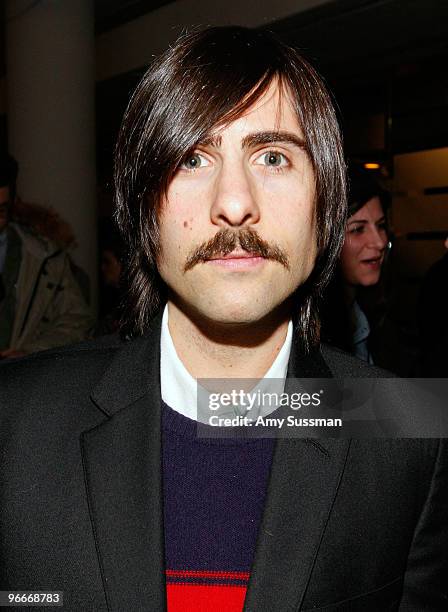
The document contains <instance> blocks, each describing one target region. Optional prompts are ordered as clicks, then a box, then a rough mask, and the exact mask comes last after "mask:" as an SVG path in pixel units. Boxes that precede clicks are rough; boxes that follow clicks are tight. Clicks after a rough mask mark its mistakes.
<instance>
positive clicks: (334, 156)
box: [115, 27, 346, 349]
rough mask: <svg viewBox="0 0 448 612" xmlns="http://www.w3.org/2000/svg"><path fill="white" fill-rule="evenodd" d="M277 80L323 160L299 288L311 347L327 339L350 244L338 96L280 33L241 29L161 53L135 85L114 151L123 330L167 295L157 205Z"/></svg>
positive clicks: (303, 328)
mask: <svg viewBox="0 0 448 612" xmlns="http://www.w3.org/2000/svg"><path fill="white" fill-rule="evenodd" d="M273 80H276V81H277V82H278V84H279V87H280V92H283V94H284V93H288V94H290V96H291V98H292V101H293V104H294V107H295V111H296V113H297V117H298V120H299V123H300V125H301V127H302V130H303V133H304V138H305V142H306V149H307V153H308V155H309V157H310V159H311V162H312V164H313V168H314V174H315V182H316V221H317V236H316V238H317V246H318V257H317V261H316V266H315V269H314V271H313V273H312V274H311V276H310V278H309V279H308V280H307V281H306V283H305V284H304V285H303V286H302V287H300V288H299V290H298V292H297V293H298V295H297V312H296V313H295V320H296V321H297V323H298V325H299V330H300V337H301V340H302V343H303V346H304V348H305V349H308V348H310V347H311V346H312V345H314V344H315V343H316V342H317V341H318V339H319V322H318V317H317V308H316V305H315V300H316V298H317V297H318V295H319V294H320V292H321V291H322V288H323V287H324V286H325V284H326V282H327V281H328V278H329V276H330V274H331V270H332V268H333V265H334V263H335V261H336V259H337V256H338V254H339V250H340V246H341V244H342V238H343V231H344V225H345V218H346V196H345V163H344V159H343V154H342V147H341V139H340V132H339V127H338V124H337V120H336V117H335V113H334V109H333V106H332V102H331V99H330V96H329V94H328V92H327V90H326V88H325V86H324V85H323V83H322V80H321V79H320V77H319V76H318V75H317V73H316V72H315V70H314V69H313V68H312V67H311V66H310V65H309V64H308V63H307V62H306V61H305V60H304V59H303V58H302V57H301V56H300V55H299V54H298V52H297V51H295V50H294V49H292V48H291V47H288V46H286V45H285V44H283V43H281V42H279V41H278V40H276V39H275V38H274V37H273V36H272V35H271V34H269V33H267V32H265V31H260V30H251V29H247V28H242V27H222V28H209V29H205V30H202V31H199V32H193V33H189V34H186V35H184V36H182V37H181V38H179V40H178V41H177V42H176V43H175V44H174V46H172V47H170V48H169V49H168V50H167V51H166V52H165V53H164V54H163V55H162V56H161V57H159V58H157V59H156V60H155V61H154V62H153V63H152V65H151V67H150V68H149V70H148V71H147V73H146V74H145V76H144V77H143V79H142V81H141V82H140V84H139V85H138V86H137V89H136V91H135V92H134V94H133V96H132V98H131V101H130V103H129V106H128V108H127V111H126V113H125V116H124V119H123V124H122V127H121V131H120V134H119V138H118V143H117V147H116V156H115V186H116V220H117V223H118V226H119V227H120V229H121V232H122V234H123V237H124V240H125V242H126V244H127V260H126V262H125V265H126V272H125V274H124V278H125V279H127V282H128V290H127V299H128V308H127V316H126V320H123V322H122V323H123V324H122V332H123V333H125V334H128V335H138V334H142V333H143V332H144V331H145V329H146V327H147V325H148V323H149V321H150V319H151V318H152V316H153V315H154V313H155V311H156V310H157V309H158V308H159V307H160V305H161V303H162V302H163V300H164V299H165V287H164V284H163V282H162V280H161V278H160V276H159V274H158V271H157V259H158V254H159V231H158V212H159V208H160V204H161V201H162V199H163V196H164V195H166V192H167V188H168V185H169V183H170V181H171V179H172V177H173V176H174V174H175V172H176V169H177V168H178V166H179V164H180V163H181V162H182V160H183V159H184V158H185V156H186V155H187V154H188V153H189V152H190V151H191V150H192V149H194V147H195V146H196V145H197V143H198V142H200V141H203V140H204V138H205V137H206V136H208V135H210V134H211V133H212V131H213V130H214V129H216V128H217V127H221V126H224V125H227V124H228V123H230V122H231V121H233V120H235V119H237V118H238V117H240V116H241V115H242V114H243V113H244V112H245V111H246V110H247V109H248V108H249V107H250V106H251V105H252V104H253V103H254V102H255V101H256V100H258V99H259V98H260V96H261V95H262V94H263V93H264V92H265V91H266V90H267V89H268V87H269V85H270V84H271V83H272V81H273Z"/></svg>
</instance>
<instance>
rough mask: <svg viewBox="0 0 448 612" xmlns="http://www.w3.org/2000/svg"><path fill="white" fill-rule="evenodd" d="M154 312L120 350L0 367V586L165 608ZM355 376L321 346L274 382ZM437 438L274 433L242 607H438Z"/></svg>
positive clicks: (72, 601) (441, 595)
mask: <svg viewBox="0 0 448 612" xmlns="http://www.w3.org/2000/svg"><path fill="white" fill-rule="evenodd" d="M159 343H160V320H158V321H157V322H155V323H154V325H153V329H152V330H151V331H150V332H149V333H148V335H147V336H145V337H143V338H140V339H137V340H134V341H131V342H128V343H125V344H123V345H121V346H119V345H118V343H117V344H115V343H113V342H112V343H111V344H110V346H108V345H107V343H104V342H103V341H99V342H93V343H90V344H88V343H85V344H84V345H80V346H78V347H74V348H72V349H70V350H64V349H62V350H60V351H56V350H55V351H48V352H46V353H41V354H38V355H35V356H31V357H29V358H27V359H25V360H22V361H21V362H10V363H9V364H4V365H3V366H2V367H1V368H0V411H1V412H0V414H1V419H0V437H1V441H0V444H1V463H0V486H1V500H0V547H1V548H0V564H1V568H0V590H7V589H14V590H40V591H42V590H62V591H64V604H65V605H64V608H63V609H64V610H66V611H74V612H75V611H76V612H87V611H90V610H91V611H98V610H113V611H115V612H126V611H130V612H137V611H143V610H145V611H159V610H164V609H165V606H166V601H165V581H164V537H163V512H162V510H163V508H162V479H161V443H160V440H161V434H160V404H161V401H160V382H159V378H160V376H159V361H160V360H159ZM331 374H334V375H336V376H348V375H352V376H368V375H372V374H375V371H374V370H372V369H370V368H368V367H366V366H364V365H363V364H362V363H361V362H359V361H357V360H355V359H353V358H351V357H349V356H346V355H344V354H343V353H340V352H335V351H332V350H329V349H324V351H323V356H322V353H320V352H316V353H314V354H313V355H312V356H311V357H310V358H308V359H303V358H301V357H300V356H299V354H298V353H297V351H296V349H295V348H294V347H293V352H292V355H291V360H290V366H289V373H288V375H289V376H320V377H322V376H328V375H331ZM447 483H448V475H447V450H446V444H445V443H444V442H443V441H439V440H431V439H429V440H406V439H403V440H373V441H368V440H364V441H363V440H352V441H349V440H332V439H328V440H319V441H316V440H280V441H278V442H277V445H276V449H275V453H274V459H273V465H272V470H271V476H270V481H269V485H268V493H267V499H266V505H265V510H264V515H263V518H262V524H261V527H260V532H259V536H258V542H257V548H256V555H255V560H254V564H253V568H252V573H251V579H250V584H249V589H248V593H247V597H246V603H245V610H246V611H247V612H248V611H251V612H252V611H254V612H255V611H256V612H274V611H275V612H293V611H296V610H325V611H326V612H333V611H335V610H344V611H345V610H347V611H360V612H361V611H362V612H366V611H370V610H371V611H375V612H378V611H380V610H381V611H383V610H400V611H404V610H406V611H408V610H415V611H416V612H417V611H418V612H421V611H424V610H431V611H436V610H437V611H439V610H440V611H442V610H444V611H445V610H447V609H448V599H447V582H448V580H447V579H448V574H447V558H448V530H447V522H448V491H447Z"/></svg>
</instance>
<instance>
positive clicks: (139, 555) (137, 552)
mask: <svg viewBox="0 0 448 612" xmlns="http://www.w3.org/2000/svg"><path fill="white" fill-rule="evenodd" d="M159 347H160V322H159V319H157V320H155V321H154V324H153V330H152V332H151V333H150V334H149V336H147V337H145V338H142V339H139V340H136V341H133V342H130V343H128V344H126V345H124V347H123V348H122V349H121V350H119V351H118V353H117V355H116V357H115V359H114V361H113V362H112V365H111V367H110V368H109V370H108V371H107V372H106V374H105V375H104V377H103V379H102V380H101V382H100V384H99V385H98V387H97V388H96V390H95V392H94V394H93V396H92V399H93V401H94V402H95V403H96V404H97V406H98V407H99V408H100V409H101V410H102V411H103V412H104V413H105V414H106V416H107V417H109V418H108V419H107V420H105V422H103V423H102V424H101V425H99V426H97V427H95V428H94V429H92V430H90V431H88V432H85V433H84V434H83V436H82V440H81V444H82V453H83V461H84V471H85V482H86V488H87V495H88V501H89V511H90V514H91V520H92V523H93V527H94V534H95V539H96V546H97V552H98V556H99V559H100V566H101V572H102V578H103V583H104V589H105V592H106V598H107V602H108V608H109V609H110V610H113V611H117V612H121V611H122V610H131V609H132V610H143V609H147V610H149V609H153V610H163V609H165V606H166V603H165V577H164V565H165V562H164V536H163V506H162V474H161V433H160V402H161V400H160V382H159V380H160V375H159V363H160V357H159V350H160V349H159Z"/></svg>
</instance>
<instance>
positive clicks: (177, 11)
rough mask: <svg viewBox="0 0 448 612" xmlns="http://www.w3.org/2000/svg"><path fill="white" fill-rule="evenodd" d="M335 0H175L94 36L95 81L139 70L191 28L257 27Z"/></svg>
mask: <svg viewBox="0 0 448 612" xmlns="http://www.w3.org/2000/svg"><path fill="white" fill-rule="evenodd" d="M334 1H336V0H276V1H275V2H273V1H272V0H255V1H247V0H246V1H244V0H243V1H242V0H214V1H210V0H178V1H177V2H172V3H171V4H167V5H165V6H163V7H161V8H160V9H158V10H156V11H152V12H151V13H148V14H146V15H143V16H142V17H139V18H138V19H135V20H133V21H130V22H128V23H125V24H124V25H122V26H119V27H118V28H115V29H113V30H110V31H108V32H105V33H103V34H100V35H99V36H97V39H96V69H97V80H99V81H102V80H104V79H108V78H111V77H113V76H115V75H118V74H121V73H125V72H128V71H130V70H134V69H136V68H141V67H142V66H145V65H147V64H148V63H149V62H150V61H151V58H152V56H153V55H157V54H159V53H161V52H162V51H163V50H164V49H166V47H167V46H168V45H169V44H170V43H171V42H173V41H174V40H175V39H176V37H177V35H178V34H179V32H180V31H182V29H184V28H188V27H191V26H195V25H202V26H205V25H242V26H249V27H257V26H261V25H263V24H268V23H272V22H273V21H277V20H279V19H283V18H285V17H288V16H290V15H294V14H296V13H300V12H302V11H306V10H308V9H312V8H315V7H318V6H320V5H323V4H329V3H330V2H334Z"/></svg>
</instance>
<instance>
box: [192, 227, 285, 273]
mask: <svg viewBox="0 0 448 612" xmlns="http://www.w3.org/2000/svg"><path fill="white" fill-rule="evenodd" d="M237 247H241V249H243V251H246V252H247V253H251V254H253V255H254V256H257V257H263V258H264V259H271V260H273V261H278V263H280V264H282V266H284V267H285V268H286V269H287V270H289V261H288V257H287V255H286V253H285V252H284V251H283V250H282V249H281V248H280V247H279V246H277V245H271V244H269V243H268V242H266V241H265V240H263V239H262V238H260V236H259V235H258V233H257V232H256V231H255V230H254V229H250V228H246V229H241V230H237V231H233V230H230V229H223V230H220V231H219V232H218V233H217V234H215V236H213V238H211V239H210V240H209V241H208V242H205V243H204V244H202V245H201V246H199V247H198V248H196V249H195V250H194V251H193V252H192V253H191V255H189V257H188V258H187V261H186V263H185V267H184V272H187V271H188V270H191V268H193V267H194V266H195V265H196V264H198V263H202V262H204V261H208V260H209V259H212V258H216V257H218V256H222V257H224V256H225V255H228V254H229V253H231V252H232V251H234V250H235V249H236V248H237Z"/></svg>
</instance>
